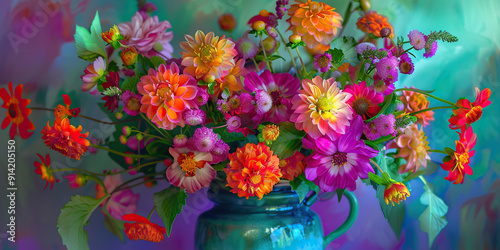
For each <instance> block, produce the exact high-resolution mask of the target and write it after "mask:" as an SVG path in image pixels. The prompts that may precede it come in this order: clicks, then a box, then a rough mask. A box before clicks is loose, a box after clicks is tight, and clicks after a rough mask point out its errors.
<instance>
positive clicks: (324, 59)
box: [318, 56, 330, 68]
mask: <svg viewBox="0 0 500 250" xmlns="http://www.w3.org/2000/svg"><path fill="white" fill-rule="evenodd" d="M329 63H330V59H329V58H328V57H327V56H320V57H319V58H318V66H319V67H320V68H326V67H328V64H329Z"/></svg>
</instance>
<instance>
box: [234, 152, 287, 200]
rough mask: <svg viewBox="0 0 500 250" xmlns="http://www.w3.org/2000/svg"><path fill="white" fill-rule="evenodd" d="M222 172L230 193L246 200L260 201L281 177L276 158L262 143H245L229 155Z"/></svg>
mask: <svg viewBox="0 0 500 250" xmlns="http://www.w3.org/2000/svg"><path fill="white" fill-rule="evenodd" d="M224 171H225V172H226V174H227V186H229V187H231V188H232V190H231V192H233V193H235V194H238V196H239V197H246V198H247V199H248V197H250V196H258V197H259V200H260V199H262V197H263V196H264V195H265V194H268V193H269V192H271V191H272V190H273V186H274V185H275V184H276V183H278V182H279V180H280V178H281V176H282V174H281V171H280V168H279V159H278V156H276V155H273V151H271V149H270V148H269V147H268V146H266V145H265V144H264V143H259V144H257V145H255V144H252V143H247V144H246V145H245V146H244V147H243V148H238V149H236V152H234V153H232V154H230V155H229V165H228V167H227V168H225V169H224Z"/></svg>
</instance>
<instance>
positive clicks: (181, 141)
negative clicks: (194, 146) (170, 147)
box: [174, 134, 188, 148]
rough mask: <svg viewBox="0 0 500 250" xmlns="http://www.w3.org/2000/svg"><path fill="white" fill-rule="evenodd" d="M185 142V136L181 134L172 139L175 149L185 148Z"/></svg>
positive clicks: (186, 139)
mask: <svg viewBox="0 0 500 250" xmlns="http://www.w3.org/2000/svg"><path fill="white" fill-rule="evenodd" d="M187 141H188V138H187V136H185V135H183V134H178V135H176V136H175V137H174V146H175V147H176V148H182V147H184V146H186V143H187Z"/></svg>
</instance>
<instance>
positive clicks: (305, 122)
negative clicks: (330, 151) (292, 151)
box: [245, 76, 353, 139]
mask: <svg viewBox="0 0 500 250" xmlns="http://www.w3.org/2000/svg"><path fill="white" fill-rule="evenodd" d="M245 84H246V82H245ZM351 96H352V95H351V94H350V93H346V92H342V90H340V89H339V88H338V87H337V82H335V79H334V78H330V79H328V80H324V79H322V78H321V77H320V76H316V77H315V78H314V79H312V80H309V79H303V80H302V89H301V90H299V91H298V94H297V95H295V96H294V97H293V99H292V103H293V107H292V109H293V110H294V113H293V114H292V116H291V117H290V121H291V122H294V123H295V127H296V128H297V129H298V130H304V131H305V132H306V133H308V134H309V135H311V137H313V138H314V139H316V138H319V137H321V136H323V135H326V136H328V137H329V138H331V139H334V138H336V137H338V135H339V134H344V133H345V132H346V128H347V127H348V126H349V121H350V120H352V118H353V110H352V109H351V107H350V106H349V105H348V104H347V101H349V99H350V98H351Z"/></svg>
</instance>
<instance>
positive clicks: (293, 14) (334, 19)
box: [286, 0, 342, 49]
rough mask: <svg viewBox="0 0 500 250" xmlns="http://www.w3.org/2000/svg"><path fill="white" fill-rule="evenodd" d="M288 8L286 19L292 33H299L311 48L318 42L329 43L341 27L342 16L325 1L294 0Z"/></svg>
mask: <svg viewBox="0 0 500 250" xmlns="http://www.w3.org/2000/svg"><path fill="white" fill-rule="evenodd" d="M295 2H297V4H292V5H291V6H290V9H289V10H288V15H289V16H290V18H288V20H286V21H287V22H288V23H289V24H290V27H289V28H288V30H291V31H292V32H293V34H294V35H300V36H301V37H302V41H304V43H306V45H307V47H308V48H310V49H312V48H314V47H316V45H318V44H324V45H329V44H330V42H331V41H332V40H333V37H334V36H335V35H337V29H339V28H341V27H342V24H341V23H342V17H341V16H340V14H339V13H337V12H335V11H333V10H335V8H332V7H331V6H329V5H328V4H326V3H320V2H316V1H311V0H308V1H307V2H306V3H304V2H301V1H298V0H295Z"/></svg>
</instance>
